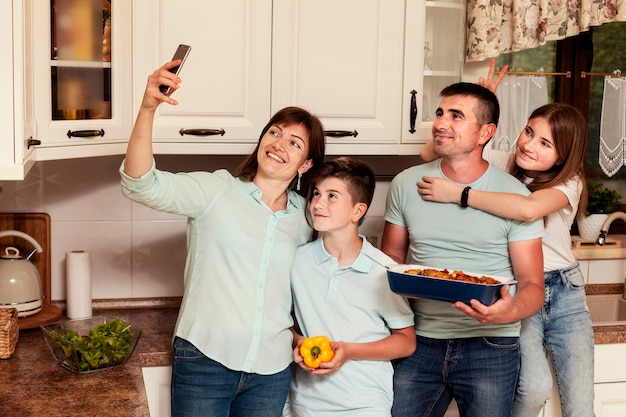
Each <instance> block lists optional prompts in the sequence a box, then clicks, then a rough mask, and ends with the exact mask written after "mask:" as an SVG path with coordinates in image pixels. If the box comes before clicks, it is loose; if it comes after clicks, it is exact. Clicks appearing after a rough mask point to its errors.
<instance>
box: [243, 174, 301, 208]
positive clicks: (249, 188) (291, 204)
mask: <svg viewBox="0 0 626 417" xmlns="http://www.w3.org/2000/svg"><path fill="white" fill-rule="evenodd" d="M237 179H238V180H239V183H240V184H241V187H242V188H243V189H244V191H245V192H247V193H248V194H250V195H251V196H252V197H253V198H254V199H255V200H257V201H259V202H260V201H261V196H262V195H263V192H262V191H261V189H260V188H259V187H257V186H256V184H255V183H254V182H252V181H244V180H242V179H241V178H237ZM304 206H305V201H304V197H302V196H301V195H300V194H298V193H296V192H295V191H291V190H288V191H287V207H286V211H287V212H292V211H294V210H301V209H302V208H303V207H304Z"/></svg>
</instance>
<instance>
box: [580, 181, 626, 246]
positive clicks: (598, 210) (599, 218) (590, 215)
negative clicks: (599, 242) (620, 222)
mask: <svg viewBox="0 0 626 417" xmlns="http://www.w3.org/2000/svg"><path fill="white" fill-rule="evenodd" d="M621 198H622V196H621V195H620V194H619V193H618V192H617V191H614V190H610V189H608V188H606V187H605V186H604V185H603V184H602V183H601V182H600V181H598V180H595V181H593V182H591V183H587V209H586V210H585V216H584V217H583V218H582V219H580V220H579V221H578V222H577V224H578V231H579V233H580V237H581V238H583V239H585V240H594V241H595V240H596V239H597V238H598V235H599V234H600V228H601V227H602V224H603V223H604V221H605V220H606V219H607V217H608V216H609V214H610V213H613V212H615V211H617V210H618V209H619V207H620V200H621Z"/></svg>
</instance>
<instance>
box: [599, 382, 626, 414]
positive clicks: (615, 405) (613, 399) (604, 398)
mask: <svg viewBox="0 0 626 417" xmlns="http://www.w3.org/2000/svg"><path fill="white" fill-rule="evenodd" d="M595 394H596V396H595V400H594V405H593V411H594V413H595V415H596V416H598V417H624V416H626V382H614V383H605V384H596V385H595Z"/></svg>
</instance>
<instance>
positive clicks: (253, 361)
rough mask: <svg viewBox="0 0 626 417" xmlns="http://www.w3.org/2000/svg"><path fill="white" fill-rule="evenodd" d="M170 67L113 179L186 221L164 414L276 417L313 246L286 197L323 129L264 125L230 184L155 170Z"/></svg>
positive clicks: (312, 124)
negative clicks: (305, 262) (299, 275)
mask: <svg viewBox="0 0 626 417" xmlns="http://www.w3.org/2000/svg"><path fill="white" fill-rule="evenodd" d="M176 65H180V60H176V61H172V62H169V63H167V64H165V65H163V66H162V67H161V68H159V69H158V70H156V71H155V72H154V73H153V74H152V75H150V76H149V77H148V84H147V87H146V91H145V93H144V96H143V100H142V103H141V107H140V108H139V112H138V114H137V120H136V122H135V125H134V127H133V131H132V133H131V137H130V141H129V143H128V149H127V152H126V159H125V160H124V162H123V164H122V167H121V168H120V173H121V175H122V188H123V192H124V194H125V195H126V196H127V197H128V198H130V199H132V200H134V201H136V202H139V203H142V204H144V205H146V206H148V207H151V208H154V209H156V210H160V211H165V212H169V213H175V214H181V215H184V216H186V217H187V218H188V222H187V242H188V254H187V263H186V267H185V277H184V284H185V285H184V294H183V300H182V304H181V307H180V312H179V317H178V321H177V323H176V329H175V334H174V342H173V352H174V355H173V366H172V397H171V398H172V406H171V408H172V415H173V416H185V417H194V416H226V415H228V416H231V417H275V416H279V415H280V414H281V411H282V409H283V405H284V404H285V399H286V397H287V392H288V390H289V383H290V380H291V370H290V364H291V361H292V356H291V343H292V333H291V331H290V328H291V326H292V325H293V319H292V317H291V289H290V284H289V268H290V267H291V263H292V261H293V258H294V255H295V251H296V247H297V246H298V245H301V244H303V243H306V242H308V241H309V240H310V239H311V235H312V229H311V228H310V227H309V226H308V224H307V222H306V219H305V215H304V207H305V206H306V201H305V199H304V198H303V197H302V196H300V195H299V194H298V193H296V192H295V191H294V190H293V189H294V188H299V187H300V183H301V181H302V184H303V185H304V184H306V174H307V173H308V172H309V170H310V169H312V168H314V167H316V166H317V165H319V164H321V163H322V162H323V158H324V138H325V136H324V130H323V127H322V124H321V123H320V121H319V119H318V118H317V117H315V116H313V115H312V114H310V113H309V112H307V111H306V110H303V109H301V108H298V107H288V108H285V109H283V110H280V111H279V112H278V113H276V114H275V115H274V116H273V117H272V118H271V119H270V121H269V122H268V124H267V125H266V126H265V128H264V129H263V131H262V133H261V136H260V138H259V142H258V143H257V146H256V149H255V150H254V152H253V153H252V154H251V155H250V156H249V157H248V158H247V159H246V160H245V161H244V163H243V165H242V166H241V168H240V169H239V174H238V175H237V176H236V177H233V176H232V175H231V174H230V173H229V172H228V171H226V170H218V171H215V172H191V173H176V174H174V173H170V172H165V171H160V170H158V169H156V167H155V163H154V158H153V155H152V124H153V120H154V113H155V111H156V109H157V108H158V106H159V105H160V104H161V103H164V102H165V103H168V104H172V105H176V104H178V102H177V101H176V100H174V99H172V98H171V97H170V96H169V95H166V94H163V93H162V92H161V91H160V90H159V86H160V85H165V86H167V87H170V88H171V90H172V92H174V91H176V89H178V87H179V83H180V82H181V79H180V78H179V77H178V76H177V75H175V74H172V73H171V72H169V71H168V70H169V69H170V68H173V67H175V66H176ZM170 94H171V93H170Z"/></svg>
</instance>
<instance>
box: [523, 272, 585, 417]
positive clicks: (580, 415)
mask: <svg viewBox="0 0 626 417" xmlns="http://www.w3.org/2000/svg"><path fill="white" fill-rule="evenodd" d="M544 282H545V291H546V299H545V302H544V305H543V307H542V309H541V310H540V311H539V312H538V313H537V314H535V315H534V316H533V317H529V318H527V319H525V320H523V321H522V333H521V337H520V349H521V353H522V368H521V371H520V381H519V386H518V388H517V393H516V395H515V403H514V407H513V415H514V416H515V417H525V416H528V417H537V414H538V413H539V412H540V410H541V407H542V406H543V404H544V403H545V402H546V400H547V399H548V398H549V397H550V392H551V390H552V372H551V371H550V365H549V363H548V358H547V357H546V353H545V351H544V347H545V349H546V350H547V351H548V352H549V353H550V357H551V358H552V365H553V366H554V372H555V375H556V380H557V384H558V388H559V395H560V397H561V409H562V410H563V416H564V417H572V416H576V417H593V415H594V414H593V327H592V324H591V318H590V317H589V313H588V311H587V308H586V304H585V280H584V277H583V275H582V273H581V272H580V268H579V267H578V265H574V266H572V267H570V268H567V269H562V270H557V271H550V272H546V273H544Z"/></svg>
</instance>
